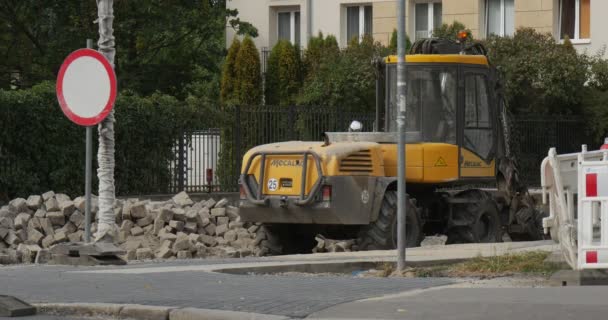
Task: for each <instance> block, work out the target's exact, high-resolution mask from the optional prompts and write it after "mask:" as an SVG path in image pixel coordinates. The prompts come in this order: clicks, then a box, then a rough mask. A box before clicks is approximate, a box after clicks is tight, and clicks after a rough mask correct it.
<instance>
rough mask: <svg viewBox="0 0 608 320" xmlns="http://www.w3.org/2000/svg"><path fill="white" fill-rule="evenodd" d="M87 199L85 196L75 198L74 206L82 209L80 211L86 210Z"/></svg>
mask: <svg viewBox="0 0 608 320" xmlns="http://www.w3.org/2000/svg"><path fill="white" fill-rule="evenodd" d="M86 204H87V200H86V199H85V198H84V197H78V198H76V199H74V206H75V207H76V209H78V210H80V212H85V211H86Z"/></svg>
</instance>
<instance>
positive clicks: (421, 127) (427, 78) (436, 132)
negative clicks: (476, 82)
mask: <svg viewBox="0 0 608 320" xmlns="http://www.w3.org/2000/svg"><path fill="white" fill-rule="evenodd" d="M387 75H388V77H387V80H388V82H387V84H388V87H387V95H386V117H385V120H386V123H385V128H386V131H387V132H396V131H397V121H396V120H397V116H398V113H399V106H398V104H397V99H396V95H395V94H394V92H396V90H397V81H396V80H397V79H396V77H397V68H396V65H395V64H393V65H387ZM457 79H458V69H457V67H456V66H449V65H444V66H424V65H413V66H408V67H407V69H406V80H407V98H406V103H407V109H406V130H407V133H408V142H444V143H450V144H456V107H457V101H458V100H457V98H458V92H457V88H458V83H457Z"/></svg>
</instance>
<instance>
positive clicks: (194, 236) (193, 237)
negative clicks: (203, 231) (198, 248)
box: [188, 233, 201, 244]
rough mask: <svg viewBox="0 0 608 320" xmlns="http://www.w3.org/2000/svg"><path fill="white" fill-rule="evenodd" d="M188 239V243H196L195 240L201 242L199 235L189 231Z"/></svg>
mask: <svg viewBox="0 0 608 320" xmlns="http://www.w3.org/2000/svg"><path fill="white" fill-rule="evenodd" d="M188 239H190V243H192V244H196V243H197V242H201V235H200V234H196V233H191V234H189V235H188Z"/></svg>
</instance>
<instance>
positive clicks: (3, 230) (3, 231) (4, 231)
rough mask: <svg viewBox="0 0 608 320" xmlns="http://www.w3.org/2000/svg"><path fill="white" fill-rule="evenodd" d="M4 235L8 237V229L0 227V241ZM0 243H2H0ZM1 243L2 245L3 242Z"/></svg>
mask: <svg viewBox="0 0 608 320" xmlns="http://www.w3.org/2000/svg"><path fill="white" fill-rule="evenodd" d="M6 235H8V228H6V227H0V240H3V239H4V238H5V237H6ZM0 242H2V241H0ZM2 243H4V242H2Z"/></svg>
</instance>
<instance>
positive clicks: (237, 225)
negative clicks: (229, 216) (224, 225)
mask: <svg viewBox="0 0 608 320" xmlns="http://www.w3.org/2000/svg"><path fill="white" fill-rule="evenodd" d="M241 228H243V223H242V222H240V221H231V222H230V223H228V229H241Z"/></svg>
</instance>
